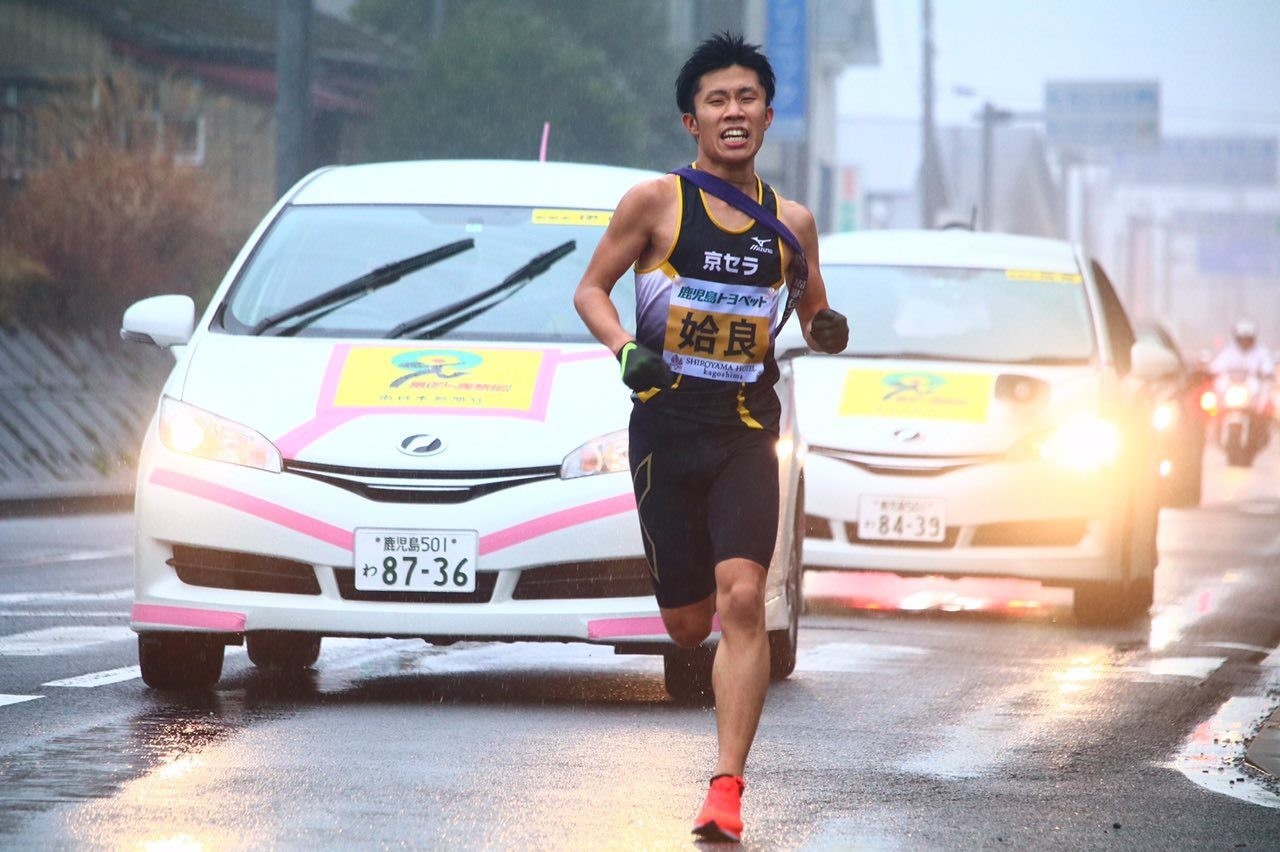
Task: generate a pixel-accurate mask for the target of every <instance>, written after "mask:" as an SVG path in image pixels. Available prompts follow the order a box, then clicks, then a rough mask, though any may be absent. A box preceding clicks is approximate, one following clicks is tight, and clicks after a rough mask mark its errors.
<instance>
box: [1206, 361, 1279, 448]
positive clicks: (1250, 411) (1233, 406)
mask: <svg viewBox="0 0 1280 852" xmlns="http://www.w3.org/2000/svg"><path fill="white" fill-rule="evenodd" d="M1200 406H1201V408H1203V409H1204V410H1205V412H1206V413H1207V414H1208V415H1209V416H1210V418H1211V420H1212V423H1213V431H1214V437H1215V441H1216V443H1217V444H1218V445H1219V446H1220V447H1222V451H1223V452H1224V453H1225V454H1226V457H1227V464H1229V465H1231V466H1233V467H1248V466H1249V465H1251V464H1253V459H1254V456H1256V455H1257V454H1258V452H1259V451H1260V450H1261V449H1262V448H1263V447H1265V446H1266V445H1267V442H1268V441H1269V440H1270V438H1271V420H1272V414H1273V411H1272V398H1271V392H1270V388H1268V387H1267V386H1266V385H1265V383H1264V382H1263V381H1262V379H1261V377H1259V376H1257V375H1256V374H1252V373H1246V372H1241V371H1235V370H1232V371H1229V372H1224V373H1219V374H1218V375H1217V376H1215V377H1214V380H1213V389H1212V390H1206V391H1205V392H1204V395H1203V396H1202V397H1201V398H1200Z"/></svg>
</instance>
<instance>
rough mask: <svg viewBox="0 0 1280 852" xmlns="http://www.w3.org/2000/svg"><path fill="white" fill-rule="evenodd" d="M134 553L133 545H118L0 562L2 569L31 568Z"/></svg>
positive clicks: (90, 560) (118, 556)
mask: <svg viewBox="0 0 1280 852" xmlns="http://www.w3.org/2000/svg"><path fill="white" fill-rule="evenodd" d="M132 554H133V548H132V547H117V548H115V549H114V550H78V551H73V552H71V553H54V554H49V555H46V556H29V557H26V558H24V559H10V560H8V561H5V562H0V571H2V570H4V569H5V568H31V567H34V566H36V565H60V564H62V563H64V562H93V561H95V560H98V559H118V558H120V557H121V556H130V555H132Z"/></svg>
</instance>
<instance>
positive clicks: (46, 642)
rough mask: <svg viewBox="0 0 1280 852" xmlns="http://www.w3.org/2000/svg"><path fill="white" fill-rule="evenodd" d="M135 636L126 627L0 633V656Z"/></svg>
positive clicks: (67, 651) (66, 649)
mask: <svg viewBox="0 0 1280 852" xmlns="http://www.w3.org/2000/svg"><path fill="white" fill-rule="evenodd" d="M133 638H135V636H134V633H133V631H132V630H130V629H129V628H128V627H103V626H98V627H72V626H68V627H46V628H44V629H42V630H29V631H27V632H26V633H14V634H12V635H9V636H0V657H44V656H49V655H54V654H72V653H75V652H77V651H81V650H84V649H85V648H92V647H94V646H95V645H105V644H106V643H108V642H122V641H124V640H126V639H133Z"/></svg>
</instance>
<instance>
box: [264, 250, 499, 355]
mask: <svg viewBox="0 0 1280 852" xmlns="http://www.w3.org/2000/svg"><path fill="white" fill-rule="evenodd" d="M475 244H476V241H475V240H474V239H472V238H471V237H467V238H466V239H463V240H457V241H455V242H452V243H446V244H445V245H442V246H439V247H437V248H433V249H432V250H431V251H425V252H423V253H422V254H415V255H413V256H412V257H406V258H405V259H403V260H397V261H395V262H393V263H388V264H386V265H384V266H379V267H378V268H377V269H374V270H372V271H370V272H366V273H365V274H364V275H361V276H360V277H359V278H353V279H351V280H350V281H348V282H347V283H345V284H339V285H338V286H337V287H334V288H333V289H331V290H326V291H325V292H323V293H321V294H319V295H318V296H312V297H311V298H310V299H307V300H306V301H303V302H299V303H298V304H296V305H294V306H293V307H291V308H285V309H284V310H282V311H277V312H276V313H274V314H271V315H270V316H268V317H264V318H263V319H261V320H259V321H258V322H257V323H255V324H254V325H253V327H252V328H250V329H249V333H250V334H262V333H263V332H264V331H267V330H269V329H272V328H275V327H276V326H278V325H280V324H282V323H286V322H288V321H289V320H291V319H297V318H298V317H305V319H303V320H302V321H300V322H298V323H295V324H294V325H292V326H290V327H289V328H287V329H285V330H284V331H282V332H280V334H282V335H287V334H293V333H294V332H296V331H298V330H299V329H301V328H303V327H305V326H307V325H310V324H311V323H313V322H315V321H316V320H318V319H319V318H320V317H322V316H324V315H325V314H327V313H330V312H331V311H335V310H337V309H338V308H340V307H342V306H343V305H345V304H347V303H348V302H352V301H354V300H356V299H359V298H360V297H362V296H365V295H367V294H369V293H372V292H374V291H375V290H377V289H378V288H380V287H385V286H387V285H388V284H393V283H395V282H396V281H399V280H400V279H401V278H403V277H404V276H406V275H408V274H409V273H410V272H417V271H418V270H419V269H424V268H426V267H428V266H430V265H432V264H433V263H439V262H440V261H442V260H446V259H448V258H450V257H453V256H454V255H455V254H459V253H460V252H464V251H466V250H467V249H470V248H473V247H474V246H475ZM326 309H327V310H326ZM308 315H310V316H308Z"/></svg>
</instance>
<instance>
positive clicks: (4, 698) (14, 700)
mask: <svg viewBox="0 0 1280 852" xmlns="http://www.w3.org/2000/svg"><path fill="white" fill-rule="evenodd" d="M37 698H44V696H43V695H4V694H0V707H4V706H5V705H6V704H21V703H22V702H24V701H35V700H36V699H37Z"/></svg>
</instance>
